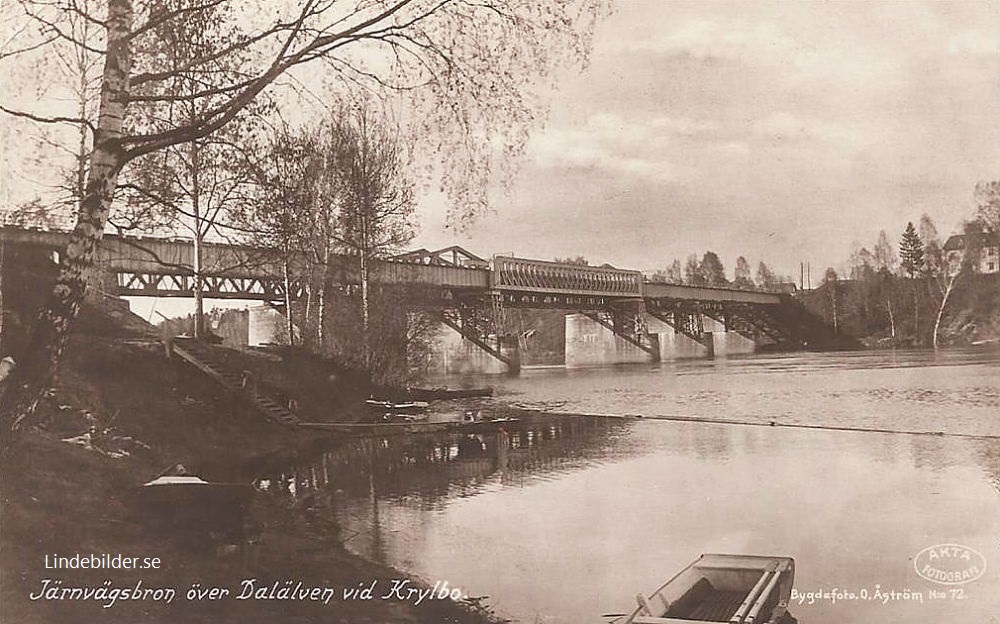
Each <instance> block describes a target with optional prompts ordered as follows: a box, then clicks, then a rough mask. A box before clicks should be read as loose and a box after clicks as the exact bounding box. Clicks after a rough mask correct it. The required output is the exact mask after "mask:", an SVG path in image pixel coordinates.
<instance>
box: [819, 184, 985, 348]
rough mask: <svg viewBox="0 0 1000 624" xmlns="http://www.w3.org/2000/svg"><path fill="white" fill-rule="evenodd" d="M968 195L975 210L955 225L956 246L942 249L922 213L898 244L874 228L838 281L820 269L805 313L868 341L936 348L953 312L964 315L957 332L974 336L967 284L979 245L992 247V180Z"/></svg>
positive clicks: (972, 299)
mask: <svg viewBox="0 0 1000 624" xmlns="http://www.w3.org/2000/svg"><path fill="white" fill-rule="evenodd" d="M974 196H975V199H976V204H977V208H976V211H975V213H974V214H973V215H971V217H970V218H969V219H968V220H966V221H965V222H964V223H963V224H962V227H961V233H960V238H959V239H956V240H957V241H958V245H959V248H956V249H948V250H946V249H945V243H946V242H947V239H944V240H942V237H941V236H940V234H939V233H938V229H937V227H936V225H935V224H934V221H933V220H932V219H931V217H930V216H928V215H927V214H923V215H921V216H920V217H919V218H918V219H917V220H916V223H914V222H913V221H908V222H907V223H906V224H905V225H902V226H901V227H900V235H899V243H898V246H894V245H893V244H892V243H891V242H890V240H889V235H888V234H887V233H886V232H885V230H882V231H880V232H879V234H878V238H877V240H876V242H875V244H874V246H873V247H872V248H871V249H869V248H868V247H865V246H860V245H856V246H855V248H854V250H853V251H852V252H851V255H850V257H849V258H848V260H847V263H846V275H841V274H839V273H838V272H837V270H836V269H834V268H833V267H829V268H827V269H826V271H825V272H824V276H823V282H822V284H821V286H820V288H819V289H817V292H816V293H814V294H813V295H812V296H811V297H810V301H809V304H810V305H811V307H812V308H813V309H814V311H816V312H818V313H820V314H822V315H823V316H824V317H825V318H826V320H827V321H828V322H830V323H831V324H833V326H834V327H835V328H837V329H838V331H847V332H849V333H852V334H855V335H858V336H862V337H866V338H867V339H868V340H869V341H870V342H872V343H888V344H905V345H913V346H925V345H927V346H934V347H937V346H939V345H940V344H941V343H942V341H943V336H942V333H943V331H942V330H943V325H944V324H945V322H946V321H947V319H948V317H949V314H953V313H952V310H953V309H954V314H953V316H955V317H962V318H966V317H968V318H966V320H967V321H968V322H966V323H965V326H966V329H965V331H966V332H967V333H969V332H974V331H975V330H976V327H975V322H974V321H973V320H972V319H971V317H970V316H969V315H970V314H971V313H970V310H971V309H972V308H977V309H978V303H976V302H978V301H979V299H980V297H981V294H982V293H980V292H977V287H976V286H975V285H972V284H971V282H972V281H973V280H972V279H971V278H972V277H974V276H975V275H976V274H977V273H978V272H979V271H980V264H981V263H980V261H979V259H980V254H981V253H983V252H984V251H985V250H984V249H983V246H984V244H986V245H991V244H992V245H996V244H997V232H998V226H1000V219H998V214H1000V182H981V183H979V184H977V185H976V189H975V193H974ZM966 283H969V285H968V287H967V288H965V289H964V290H963V288H962V287H963V285H964V284H966ZM980 290H981V288H980ZM970 306H971V307H970ZM987 308H988V306H987ZM987 314H989V312H987ZM959 330H961V328H959ZM952 338H953V339H959V338H960V337H955V336H953V337H952Z"/></svg>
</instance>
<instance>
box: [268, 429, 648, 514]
mask: <svg viewBox="0 0 1000 624" xmlns="http://www.w3.org/2000/svg"><path fill="white" fill-rule="evenodd" d="M631 426H632V423H631V421H628V420H622V419H616V418H576V417H539V418H527V419H524V420H523V421H521V422H516V423H507V424H505V426H504V427H502V428H498V429H496V430H495V431H489V432H485V433H427V434H415V435H410V436H392V437H371V438H356V439H350V440H346V441H342V442H340V443H339V444H337V445H336V447H334V448H332V449H330V450H327V451H325V452H323V453H321V454H319V455H318V456H316V457H315V458H313V459H311V460H309V461H306V462H302V463H298V464H295V465H293V466H290V467H288V468H285V469H283V470H280V471H278V472H275V473H274V474H269V475H265V476H262V477H261V478H260V479H259V480H258V487H259V488H260V489H261V490H262V491H265V492H269V493H270V494H271V495H272V496H274V497H276V498H278V499H287V500H289V501H293V502H301V501H302V500H304V499H309V500H310V501H311V504H312V505H314V506H315V505H316V504H318V501H319V500H320V499H323V500H324V501H325V504H329V501H330V499H331V497H334V496H336V497H340V498H345V499H349V498H364V497H367V496H369V495H371V494H372V492H374V495H375V496H376V497H377V498H379V499H395V498H406V499H408V500H413V499H415V498H418V499H419V500H420V501H421V503H422V504H423V505H424V506H426V507H427V508H435V507H437V506H439V505H440V504H441V502H442V501H444V500H446V499H447V498H449V497H452V496H456V495H460V496H468V495H472V494H474V493H476V492H477V491H479V490H481V489H483V488H485V487H488V486H489V485H491V484H500V485H503V484H509V483H517V484H518V485H524V484H526V483H527V482H528V481H530V480H531V479H546V478H551V475H552V474H554V473H560V472H565V471H568V470H573V469H576V468H580V467H585V466H589V465H592V464H594V463H599V462H602V461H606V460H608V459H609V458H611V457H621V456H623V455H624V454H627V446H628V445H627V444H623V443H622V441H624V440H626V436H625V433H626V432H627V431H628V430H629V428H630V427H631Z"/></svg>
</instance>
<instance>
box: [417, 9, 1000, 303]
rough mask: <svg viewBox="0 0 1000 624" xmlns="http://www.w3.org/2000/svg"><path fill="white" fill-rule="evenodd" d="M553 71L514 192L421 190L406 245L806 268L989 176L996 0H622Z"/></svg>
mask: <svg viewBox="0 0 1000 624" xmlns="http://www.w3.org/2000/svg"><path fill="white" fill-rule="evenodd" d="M615 6H616V9H615V12H614V14H613V15H612V16H610V17H609V18H608V19H607V20H605V21H604V22H603V23H602V24H601V25H600V26H599V27H598V31H597V33H596V39H595V44H594V49H593V53H592V57H591V62H590V66H589V68H588V69H587V70H586V71H584V72H582V73H577V74H576V75H568V76H565V77H564V79H563V80H562V82H561V84H560V87H559V90H558V91H557V92H556V93H554V94H553V95H552V100H551V102H552V107H551V112H550V114H549V117H548V120H547V123H546V124H545V126H544V127H542V128H539V129H536V130H535V132H534V133H533V135H532V138H531V140H530V142H529V144H528V146H527V152H526V155H525V158H524V160H523V162H522V163H521V166H520V169H519V173H518V175H517V177H516V178H515V179H514V180H513V185H512V187H511V189H510V192H509V194H508V195H506V196H500V197H498V198H497V200H496V202H495V209H494V211H493V213H492V214H489V215H487V216H485V217H483V218H480V219H479V220H478V221H477V222H476V223H475V224H474V225H473V226H472V227H471V228H469V229H467V230H466V231H464V232H455V231H453V230H448V229H446V228H445V225H446V223H445V218H444V208H443V205H442V202H441V201H440V199H439V198H435V197H433V196H425V197H424V198H423V200H422V201H421V204H420V208H419V211H418V214H419V217H420V221H421V230H420V234H419V235H418V237H417V239H416V240H415V241H414V246H415V247H427V248H431V249H434V248H439V247H444V246H447V245H452V244H460V245H462V246H465V247H466V248H468V249H469V250H470V251H473V252H474V253H477V254H479V255H482V256H486V257H489V256H490V255H491V254H495V253H514V254H515V255H518V256H523V257H531V258H539V259H552V258H555V257H576V256H584V257H586V258H587V259H588V260H589V261H590V262H591V263H603V262H610V263H612V264H614V265H616V266H622V267H628V268H638V269H643V270H655V269H658V268H662V267H665V266H667V265H669V264H670V263H671V262H672V261H673V259H675V258H677V259H680V260H681V262H682V263H683V261H684V258H686V257H687V256H688V255H690V254H692V253H696V254H698V256H699V257H700V256H701V255H702V254H703V253H704V252H705V251H706V250H712V251H715V252H716V253H717V254H718V255H719V257H720V258H721V259H722V261H723V263H724V265H725V266H726V269H727V271H728V272H729V275H730V277H731V276H732V268H733V266H734V265H735V261H736V258H737V257H738V256H740V255H743V256H745V257H747V259H749V260H750V262H751V264H752V265H753V266H754V267H755V266H756V264H757V262H758V261H759V260H762V259H763V260H765V261H766V262H767V263H768V264H769V265H771V266H772V267H773V268H775V269H776V270H777V271H778V272H779V273H784V274H787V275H792V276H794V277H795V278H796V281H797V279H798V276H799V263H800V262H808V263H810V265H811V269H812V270H811V273H812V277H813V282H814V283H815V282H818V281H819V279H821V276H822V274H823V270H824V269H825V267H827V266H834V267H843V266H844V264H845V262H846V260H847V258H848V256H849V255H850V253H851V251H852V249H854V248H856V247H857V246H861V245H863V246H866V247H868V248H869V249H871V248H872V247H873V246H874V244H875V242H876V240H877V238H878V232H879V230H881V229H884V230H886V231H887V233H888V234H889V237H890V240H892V241H893V242H894V243H898V239H899V236H900V234H901V233H902V230H903V228H904V227H905V225H906V222H907V221H913V222H915V223H916V222H917V221H918V219H919V218H920V216H921V214H923V213H927V214H928V215H929V216H930V217H931V218H932V219H933V220H934V222H935V223H936V224H937V227H938V230H939V231H940V232H941V234H942V235H947V234H948V233H951V232H953V231H956V230H957V229H958V228H959V226H960V223H961V221H962V220H963V219H966V218H968V217H970V216H971V215H972V214H973V212H974V206H975V204H974V200H973V188H974V186H975V183H976V182H977V181H979V180H990V179H998V178H1000V123H997V120H1000V2H998V1H992V2H982V1H971V2H940V3H934V2H918V1H914V0H908V1H906V2H864V3H862V2H838V3H833V2H794V3H792V2H781V3H771V2H665V1H664V2H658V1H654V0H623V1H621V2H619V3H616V5H615Z"/></svg>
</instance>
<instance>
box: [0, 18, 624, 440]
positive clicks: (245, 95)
mask: <svg viewBox="0 0 1000 624" xmlns="http://www.w3.org/2000/svg"><path fill="white" fill-rule="evenodd" d="M95 4H96V3H95ZM604 4H605V3H604V1H603V0H547V1H545V2H539V1H537V0H505V1H500V0H483V1H482V2H476V3H470V2H465V1H462V0H357V1H356V2H349V3H339V2H337V3H335V2H329V1H326V0H302V1H300V2H297V3H293V2H283V3H280V4H274V3H267V4H265V5H259V6H258V5H247V4H246V3H238V2H231V1H227V0H189V1H188V2H185V3H183V4H180V5H170V6H168V5H166V4H165V3H164V2H160V1H158V0H148V1H147V2H140V1H139V0H105V1H104V2H103V3H101V7H100V8H97V7H95V10H89V8H87V7H84V6H83V5H81V4H79V3H78V2H75V1H74V0H55V1H49V0H45V1H42V0H17V4H16V6H17V7H19V8H20V9H22V10H23V11H24V13H25V15H26V16H28V17H29V18H30V19H31V20H32V21H33V22H34V23H35V24H36V25H37V26H38V28H37V30H36V32H34V33H33V34H31V35H30V36H29V33H25V35H24V41H23V43H19V51H21V52H22V53H20V54H12V55H8V56H6V57H5V58H4V59H3V61H4V62H5V63H6V62H14V63H17V62H30V61H31V53H32V52H39V53H41V54H44V53H45V48H46V47H47V46H48V45H51V44H52V43H54V42H56V41H60V42H65V43H67V44H69V45H71V46H75V47H85V48H86V49H87V50H88V51H90V52H92V53H94V54H97V55H99V56H100V57H101V58H102V60H103V66H102V70H101V74H100V100H99V107H98V115H97V122H96V124H91V123H90V122H89V121H88V120H84V119H80V118H79V117H78V116H77V115H76V114H75V113H74V112H73V111H69V112H65V111H56V112H50V111H49V110H43V109H40V108H38V107H33V104H32V102H26V101H21V102H7V101H5V102H4V103H3V104H2V105H0V110H3V111H4V112H5V113H6V114H8V115H14V116H18V117H21V118H24V119H30V120H31V121H34V122H37V123H53V124H59V123H70V124H74V125H80V124H84V125H87V126H88V128H89V129H90V131H91V137H92V138H91V145H92V149H91V151H90V159H89V162H88V166H87V173H86V178H87V182H86V185H85V189H84V193H83V196H82V197H81V199H80V202H79V206H78V209H77V215H76V225H75V227H74V229H73V231H72V233H71V235H70V240H69V243H68V245H67V248H66V252H65V253H64V254H62V257H61V264H60V270H59V275H58V277H57V280H56V284H55V286H54V288H53V290H52V294H51V297H50V299H49V302H48V304H47V305H46V307H45V309H44V310H43V311H42V313H41V315H40V317H39V319H38V321H37V323H36V325H35V328H34V331H33V333H32V337H31V339H30V341H29V346H28V351H27V353H26V354H23V356H22V358H21V359H19V362H20V363H21V365H20V366H19V367H18V369H17V370H16V371H15V373H14V379H12V380H11V383H10V384H9V385H8V388H9V390H8V392H7V393H6V394H5V396H4V397H3V415H2V417H3V422H2V424H0V433H2V435H3V437H4V439H3V446H4V448H6V447H7V446H8V443H9V441H10V439H11V434H12V432H14V431H16V430H17V429H19V428H20V426H21V425H22V423H23V421H24V420H25V419H26V418H27V417H28V416H29V415H30V414H31V413H32V412H33V411H34V407H35V405H36V404H37V401H38V399H39V397H40V396H41V393H42V392H43V391H44V389H45V387H47V386H48V385H49V383H50V382H51V380H52V378H53V376H54V374H55V371H56V369H57V366H58V362H59V359H60V355H61V353H62V351H63V349H64V348H65V346H66V344H67V341H68V337H69V335H70V328H71V326H72V324H73V321H74V320H75V319H76V317H77V315H78V313H79V310H80V305H81V302H82V300H83V296H84V292H85V290H86V287H87V273H88V269H89V268H90V267H91V266H92V265H93V262H94V254H95V250H96V248H97V245H98V243H99V241H100V239H101V236H102V234H103V232H104V229H105V226H106V225H107V222H108V218H109V215H110V214H111V212H112V208H113V201H114V198H115V194H116V191H117V189H118V186H119V177H120V175H121V174H122V171H123V168H124V167H125V166H126V165H127V164H128V163H129V162H130V161H132V160H135V159H136V158H139V157H142V156H145V155H147V154H151V153H155V152H159V151H161V150H164V149H167V148H169V147H171V146H174V145H179V144H183V143H188V142H191V141H197V140H200V139H204V138H206V137H208V136H211V135H212V134H213V133H215V132H217V131H219V130H220V129H222V128H224V127H225V126H226V125H227V124H229V123H232V122H233V121H234V119H236V118H237V117H238V116H239V115H240V114H241V113H242V112H243V111H245V110H246V108H247V107H248V106H249V105H251V103H253V102H254V101H255V100H257V99H258V98H259V97H260V96H261V95H262V94H263V93H264V92H265V91H266V90H269V89H274V88H279V87H281V86H282V85H281V81H283V80H286V77H289V76H291V77H293V78H296V77H297V75H296V72H297V71H298V68H301V67H304V66H305V65H307V64H309V65H313V66H314V67H315V68H316V69H313V75H315V74H317V73H320V72H322V74H323V76H324V78H325V79H326V81H327V82H328V83H329V84H331V85H332V86H334V87H336V88H338V89H343V90H347V89H351V88H358V89H365V90H369V91H372V92H374V93H377V94H382V95H384V96H385V97H387V98H389V97H393V98H395V97H403V96H405V97H406V98H407V102H408V104H411V105H412V111H414V112H413V113H412V114H411V116H410V118H409V119H410V124H411V128H412V130H413V131H414V132H416V133H419V134H420V135H421V136H423V137H424V138H425V141H424V145H425V147H426V148H427V150H428V152H430V153H433V154H436V155H438V156H439V157H440V158H442V159H443V160H444V164H443V166H442V167H441V169H440V170H441V171H443V173H442V176H441V182H442V186H443V188H444V189H445V190H446V192H447V194H448V196H449V197H450V199H451V200H452V205H453V206H454V208H453V212H452V220H453V222H456V223H459V224H461V223H463V222H468V221H469V220H471V219H474V218H475V217H476V216H477V215H478V214H479V213H481V212H482V211H483V210H484V209H485V207H486V205H487V197H488V191H489V187H490V181H491V180H493V179H496V174H499V175H501V177H502V176H503V175H504V174H506V175H507V176H509V174H510V173H511V171H512V169H511V167H513V164H514V163H515V162H516V156H518V155H519V154H520V153H521V152H522V149H523V146H524V144H525V141H526V138H527V136H528V132H529V129H530V127H531V125H532V124H533V122H535V121H536V120H537V119H538V118H539V116H540V115H541V114H542V112H543V111H544V102H543V100H542V99H541V98H540V96H539V95H538V91H536V89H535V87H536V85H537V84H538V81H539V79H541V80H545V81H551V80H552V78H553V76H554V75H555V73H554V72H555V70H556V68H557V67H558V66H559V65H561V64H564V62H565V61H570V62H579V61H582V60H585V58H586V51H587V49H588V46H589V41H590V34H591V32H592V29H593V26H594V23H595V22H596V20H597V19H598V18H599V17H600V16H601V15H603V14H604V13H605V12H606V10H605V7H604ZM213 9H215V10H217V11H218V15H219V19H224V20H228V21H230V23H231V24H232V25H233V29H234V33H235V39H234V40H233V42H232V44H230V45H225V46H221V47H219V48H218V49H212V50H205V49H200V48H198V47H195V46H192V49H191V52H190V57H189V58H187V59H185V62H183V63H181V64H179V65H173V64H171V63H170V62H169V61H170V59H169V58H167V55H164V54H162V50H161V48H160V47H159V46H158V45H157V44H158V41H157V33H159V32H163V31H164V30H169V29H170V28H176V27H177V25H178V24H180V23H182V22H183V21H186V20H190V19H192V18H194V17H195V16H197V15H199V14H202V13H203V12H204V11H207V10H213ZM70 16H80V17H82V18H83V19H85V20H87V21H88V22H90V23H92V24H95V25H96V26H98V27H99V29H98V30H99V32H100V35H101V36H100V37H98V38H97V41H94V42H83V41H81V40H79V39H77V38H75V37H74V36H73V34H72V32H70V31H68V30H67V29H66V27H65V26H66V23H67V21H68V20H69V18H70ZM231 55H239V56H240V58H245V59H246V62H245V63H244V64H243V65H242V69H241V71H239V72H235V73H230V74H225V75H223V76H221V78H223V80H221V81H220V82H211V83H207V84H205V85H204V88H203V89H202V90H200V91H197V92H194V93H187V94H184V95H178V94H176V93H172V92H171V90H170V86H171V84H172V83H173V81H175V80H177V79H179V78H182V77H187V76H190V77H191V78H192V81H193V82H196V83H197V82H199V81H200V80H201V79H202V78H204V76H205V75H206V74H208V73H210V72H214V71H215V70H214V69H213V66H214V64H215V63H216V62H218V61H220V60H222V59H223V58H225V57H227V56H231ZM298 76H305V74H304V73H300V74H298ZM178 101H196V102H205V103H207V104H206V105H205V106H198V107H197V110H198V111H199V112H198V114H197V115H196V116H195V117H194V118H191V119H188V120H185V121H181V122H177V123H176V124H174V125H171V126H170V127H168V128H164V129H154V130H145V129H143V127H142V126H141V124H137V123H136V120H135V118H134V115H133V110H132V109H133V108H134V106H135V105H136V103H138V102H147V103H150V102H159V103H169V102H178Z"/></svg>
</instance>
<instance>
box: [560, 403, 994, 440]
mask: <svg viewBox="0 0 1000 624" xmlns="http://www.w3.org/2000/svg"><path fill="white" fill-rule="evenodd" d="M544 413H545V414H552V415H556V416H588V417H592V418H618V419H622V420H663V421H671V422H696V423H707V424H712V425H740V426H744V427H783V428H785V429H819V430H823V431H857V432H863V433H894V434H900V435H921V436H936V437H943V438H974V439H981V440H1000V435H998V434H986V433H983V434H980V433H959V432H947V431H912V430H906V429H885V428H881V427H859V426H854V427H850V426H846V425H821V424H806V423H784V422H779V421H776V420H769V421H759V420H740V419H735V418H709V417H706V416H681V415H677V414H656V415H652V416H648V415H645V414H594V413H591V414H588V413H583V412H563V411H555V412H554V411H548V410H546V411H545V412H544Z"/></svg>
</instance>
